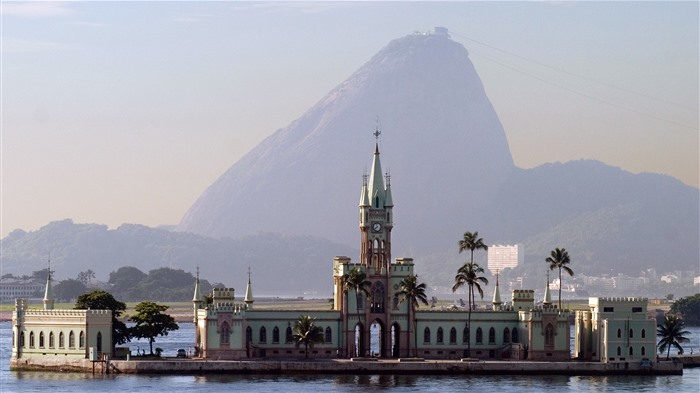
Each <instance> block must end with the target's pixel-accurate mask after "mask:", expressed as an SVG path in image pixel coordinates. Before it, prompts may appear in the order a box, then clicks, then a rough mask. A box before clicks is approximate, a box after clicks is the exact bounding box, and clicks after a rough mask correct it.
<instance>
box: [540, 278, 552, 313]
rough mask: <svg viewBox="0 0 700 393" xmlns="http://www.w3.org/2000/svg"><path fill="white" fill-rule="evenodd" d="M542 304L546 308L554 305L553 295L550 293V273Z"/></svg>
mask: <svg viewBox="0 0 700 393" xmlns="http://www.w3.org/2000/svg"><path fill="white" fill-rule="evenodd" d="M542 304H544V305H545V306H549V305H550V304H552V294H551V293H550V292H549V272H547V288H545V289H544V300H543V301H542Z"/></svg>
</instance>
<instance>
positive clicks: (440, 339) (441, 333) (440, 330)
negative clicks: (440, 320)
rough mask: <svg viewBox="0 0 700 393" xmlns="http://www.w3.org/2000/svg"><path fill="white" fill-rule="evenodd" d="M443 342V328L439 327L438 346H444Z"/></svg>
mask: <svg viewBox="0 0 700 393" xmlns="http://www.w3.org/2000/svg"><path fill="white" fill-rule="evenodd" d="M443 341H444V340H443V332H442V328H441V327H439V328H438V331H437V343H438V344H442V343H443Z"/></svg>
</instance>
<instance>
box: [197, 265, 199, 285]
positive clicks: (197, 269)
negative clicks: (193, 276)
mask: <svg viewBox="0 0 700 393" xmlns="http://www.w3.org/2000/svg"><path fill="white" fill-rule="evenodd" d="M197 281H199V265H197Z"/></svg>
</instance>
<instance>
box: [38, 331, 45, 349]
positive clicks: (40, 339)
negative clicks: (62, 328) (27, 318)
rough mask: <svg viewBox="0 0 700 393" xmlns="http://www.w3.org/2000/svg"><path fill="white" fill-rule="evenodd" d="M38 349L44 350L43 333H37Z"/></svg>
mask: <svg viewBox="0 0 700 393" xmlns="http://www.w3.org/2000/svg"><path fill="white" fill-rule="evenodd" d="M39 348H44V332H39Z"/></svg>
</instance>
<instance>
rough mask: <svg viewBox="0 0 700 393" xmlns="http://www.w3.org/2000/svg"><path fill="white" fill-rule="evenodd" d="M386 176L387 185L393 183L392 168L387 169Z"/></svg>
mask: <svg viewBox="0 0 700 393" xmlns="http://www.w3.org/2000/svg"><path fill="white" fill-rule="evenodd" d="M384 177H385V178H386V186H387V187H389V186H390V185H391V170H387V171H386V173H385V174H384Z"/></svg>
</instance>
